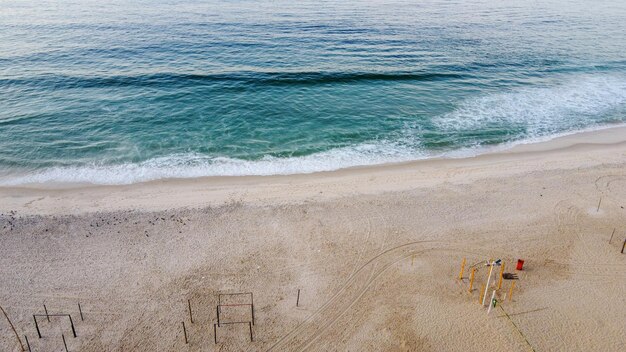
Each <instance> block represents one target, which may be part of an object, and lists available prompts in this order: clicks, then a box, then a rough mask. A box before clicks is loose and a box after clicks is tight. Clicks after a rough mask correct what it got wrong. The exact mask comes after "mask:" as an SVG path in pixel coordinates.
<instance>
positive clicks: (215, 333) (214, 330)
mask: <svg viewBox="0 0 626 352" xmlns="http://www.w3.org/2000/svg"><path fill="white" fill-rule="evenodd" d="M213 340H215V344H216V345H217V324H213Z"/></svg>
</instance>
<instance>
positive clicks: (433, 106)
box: [0, 0, 626, 185]
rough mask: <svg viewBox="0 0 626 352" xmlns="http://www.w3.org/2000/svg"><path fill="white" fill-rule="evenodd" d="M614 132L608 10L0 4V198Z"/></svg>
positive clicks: (595, 6) (613, 20)
mask: <svg viewBox="0 0 626 352" xmlns="http://www.w3.org/2000/svg"><path fill="white" fill-rule="evenodd" d="M623 122H626V2H624V1H618V0H607V1H593V2H592V1H583V0H580V1H565V0H546V1H528V0H525V1H507V0H503V1H490V0H484V1H480V0H478V1H476V0H474V1H470V0H457V1H454V0H452V1H443V0H430V1H408V0H398V1H376V0H368V1H324V0H318V1H308V0H304V1H283V0H278V1H270V0H256V1H203V2H196V1H180V0H170V1H165V0H151V1H132V2H128V1H106V2H100V1H64V0H58V1H4V0H0V185H14V184H24V183H33V182H35V183H38V182H54V183H58V182H60V183H65V182H89V183H98V184H124V183H133V182H140V181H146V180H152V179H159V178H166V177H198V176H211V175H271V174H292V173H306V172H315V171H324V170H334V169H339V168H344V167H350V166H356V165H371V164H378V163H385V162H393V161H406V160H415V159H422V158H428V157H435V156H451V157H454V156H465V155H472V154H475V153H479V152H481V151H484V150H485V148H489V147H493V146H507V145H511V144H515V143H521V142H527V141H530V140H536V139H541V138H549V137H550V136H554V135H558V134H563V133H570V132H574V131H578V130H581V129H589V128H596V127H601V126H607V125H611V124H616V123H623Z"/></svg>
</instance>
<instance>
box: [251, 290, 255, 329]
mask: <svg viewBox="0 0 626 352" xmlns="http://www.w3.org/2000/svg"><path fill="white" fill-rule="evenodd" d="M250 301H252V302H250V303H252V308H251V309H252V325H254V293H252V292H250Z"/></svg>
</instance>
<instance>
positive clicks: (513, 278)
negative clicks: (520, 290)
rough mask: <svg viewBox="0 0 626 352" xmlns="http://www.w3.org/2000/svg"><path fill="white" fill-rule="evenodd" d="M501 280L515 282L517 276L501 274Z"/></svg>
mask: <svg viewBox="0 0 626 352" xmlns="http://www.w3.org/2000/svg"><path fill="white" fill-rule="evenodd" d="M502 278H503V279H505V280H517V279H518V277H517V274H515V273H504V274H502Z"/></svg>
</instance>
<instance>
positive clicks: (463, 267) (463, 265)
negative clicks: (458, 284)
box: [459, 258, 465, 280]
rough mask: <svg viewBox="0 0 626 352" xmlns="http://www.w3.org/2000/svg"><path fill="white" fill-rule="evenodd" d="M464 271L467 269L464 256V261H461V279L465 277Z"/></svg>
mask: <svg viewBox="0 0 626 352" xmlns="http://www.w3.org/2000/svg"><path fill="white" fill-rule="evenodd" d="M464 271H465V258H463V262H462V263H461V271H460V272H459V280H462V279H463V272H464Z"/></svg>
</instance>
